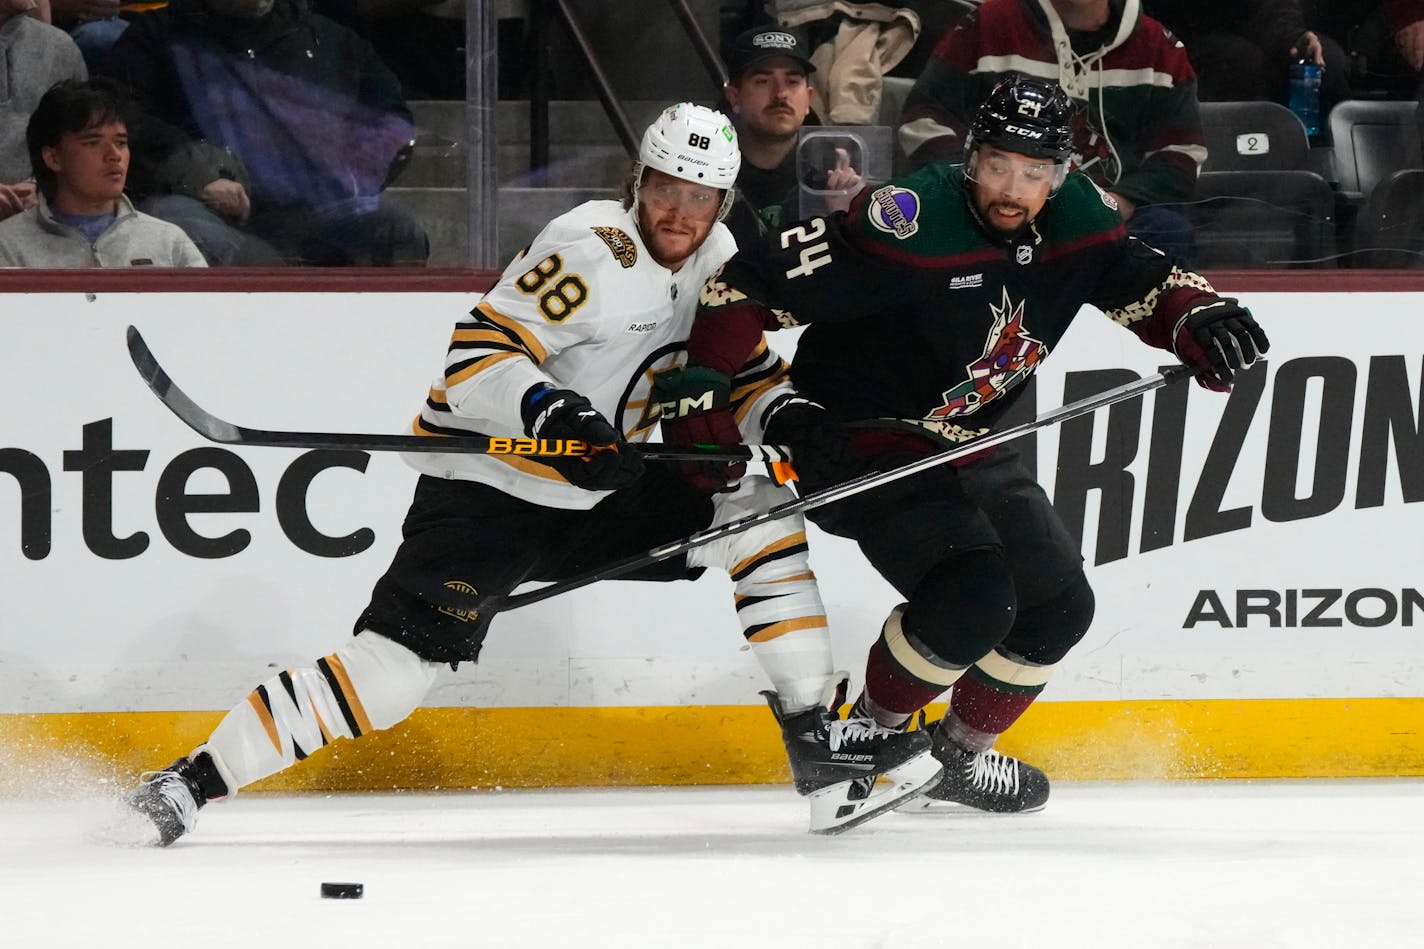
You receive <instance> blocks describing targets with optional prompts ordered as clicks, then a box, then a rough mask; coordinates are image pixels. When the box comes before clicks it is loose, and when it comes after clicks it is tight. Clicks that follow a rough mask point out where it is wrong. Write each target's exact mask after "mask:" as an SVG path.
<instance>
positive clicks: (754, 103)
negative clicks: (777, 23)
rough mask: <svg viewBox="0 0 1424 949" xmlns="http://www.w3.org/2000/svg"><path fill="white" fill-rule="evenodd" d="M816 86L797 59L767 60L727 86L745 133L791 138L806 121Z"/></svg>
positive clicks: (728, 94) (781, 57)
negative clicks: (807, 76) (813, 87)
mask: <svg viewBox="0 0 1424 949" xmlns="http://www.w3.org/2000/svg"><path fill="white" fill-rule="evenodd" d="M814 95H815V90H813V89H812V88H811V83H810V82H809V81H808V80H807V79H806V73H805V71H804V70H803V69H802V68H801V65H800V64H799V63H797V62H796V60H794V59H791V58H790V57H785V56H779V57H773V58H771V59H768V60H763V61H762V62H760V63H758V64H757V65H755V66H753V67H752V68H751V69H748V70H747V71H746V72H745V73H744V74H743V75H742V77H741V79H739V80H737V81H736V82H735V83H732V84H730V85H728V86H727V102H728V103H729V104H730V105H731V106H732V111H733V112H735V113H737V116H738V117H739V118H740V119H741V121H740V123H739V124H740V126H741V128H742V130H743V134H750V135H754V136H760V137H762V138H788V137H790V136H792V135H795V134H796V130H797V129H799V128H800V127H801V124H802V123H803V122H805V121H806V114H807V113H808V112H810V111H811V99H812V97H813V96H814Z"/></svg>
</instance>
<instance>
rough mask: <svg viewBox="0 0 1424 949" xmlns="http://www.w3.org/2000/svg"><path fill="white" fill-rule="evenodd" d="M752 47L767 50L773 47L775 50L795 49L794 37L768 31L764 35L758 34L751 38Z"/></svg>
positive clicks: (788, 34)
mask: <svg viewBox="0 0 1424 949" xmlns="http://www.w3.org/2000/svg"><path fill="white" fill-rule="evenodd" d="M752 45H753V46H759V47H761V48H762V49H767V48H770V47H774V48H776V49H795V48H796V37H794V36H792V35H791V34H790V33H782V32H780V31H775V30H773V31H768V32H766V33H758V34H757V35H756V36H753V37H752Z"/></svg>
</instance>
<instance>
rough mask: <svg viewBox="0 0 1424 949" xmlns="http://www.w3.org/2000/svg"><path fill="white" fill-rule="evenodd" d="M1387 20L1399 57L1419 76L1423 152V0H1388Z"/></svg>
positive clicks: (1421, 149)
mask: <svg viewBox="0 0 1424 949" xmlns="http://www.w3.org/2000/svg"><path fill="white" fill-rule="evenodd" d="M1389 20H1390V27H1391V28H1392V29H1393V30H1394V43H1395V46H1396V47H1397V48H1398V50H1399V55H1400V58H1402V59H1403V60H1404V64H1405V65H1406V66H1408V67H1409V68H1410V69H1412V70H1414V72H1415V74H1416V75H1417V76H1419V91H1418V93H1417V98H1418V100H1419V150H1420V152H1421V153H1424V0H1390V4H1389Z"/></svg>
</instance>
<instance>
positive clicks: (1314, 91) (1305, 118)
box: [1290, 62, 1320, 141]
mask: <svg viewBox="0 0 1424 949" xmlns="http://www.w3.org/2000/svg"><path fill="white" fill-rule="evenodd" d="M1290 110H1291V111H1292V112H1294V113H1295V114H1296V116H1297V117H1298V118H1299V119H1300V123H1301V124H1302V125H1304V126H1305V134H1306V136H1308V137H1309V138H1310V140H1311V141H1315V140H1316V139H1317V138H1319V137H1320V67H1319V66H1317V65H1316V64H1315V63H1307V62H1299V63H1295V64H1294V65H1292V66H1291V70H1290Z"/></svg>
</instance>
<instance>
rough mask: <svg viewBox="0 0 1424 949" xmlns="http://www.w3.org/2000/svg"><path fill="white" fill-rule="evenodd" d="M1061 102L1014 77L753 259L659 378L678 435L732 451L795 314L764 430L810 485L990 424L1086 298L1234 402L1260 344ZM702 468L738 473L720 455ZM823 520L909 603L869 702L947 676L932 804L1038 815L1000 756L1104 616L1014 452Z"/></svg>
mask: <svg viewBox="0 0 1424 949" xmlns="http://www.w3.org/2000/svg"><path fill="white" fill-rule="evenodd" d="M1071 108H1072V105H1071V103H1070V100H1069V99H1068V97H1067V96H1066V95H1065V94H1064V93H1063V91H1062V90H1061V89H1060V88H1059V87H1058V86H1057V85H1056V84H1053V83H1050V82H1046V81H1044V80H1040V79H1034V78H1028V77H1021V76H1014V77H1010V78H1008V79H1005V80H1003V81H1002V82H1000V83H999V84H998V85H997V86H996V87H995V88H994V90H993V92H992V93H991V94H990V96H989V98H988V99H987V100H986V101H985V102H984V103H983V104H982V106H981V107H980V108H979V110H978V112H977V115H976V117H975V120H974V123H973V125H972V127H971V129H970V134H969V141H968V142H967V148H966V152H965V154H966V156H967V159H966V162H965V163H964V164H963V165H949V164H936V165H930V166H927V167H925V168H923V169H921V170H919V171H917V172H915V173H913V174H910V175H907V176H905V177H903V178H900V179H897V180H894V181H891V182H890V183H888V184H886V185H884V186H883V187H879V188H875V189H873V190H872V189H867V190H865V191H862V192H861V194H860V195H859V196H858V197H857V198H856V200H855V201H854V203H853V204H852V205H851V208H850V210H849V211H848V212H846V213H845V214H843V215H842V214H834V215H830V216H828V217H826V218H813V219H811V220H809V221H805V222H801V223H798V224H795V225H792V226H790V227H786V228H783V229H782V230H781V231H780V233H774V234H771V235H768V237H767V239H766V240H765V241H763V242H761V243H758V244H755V245H752V246H750V247H746V248H742V249H741V250H740V251H739V253H738V254H737V255H736V256H735V257H733V258H732V259H731V260H730V261H729V262H728V263H727V264H726V265H725V266H724V267H723V269H722V271H721V272H720V273H719V274H718V275H716V276H714V277H713V278H712V279H711V280H710V281H708V283H707V284H706V285H705V286H704V288H703V292H702V299H701V309H700V311H699V314H698V317H697V321H696V323H695V325H694V328H693V332H692V337H691V339H690V341H689V344H688V349H689V364H688V366H687V367H686V368H685V369H682V370H679V371H677V372H676V373H674V374H673V375H671V376H670V377H669V378H668V379H666V380H664V384H665V386H666V387H667V388H668V389H669V390H670V391H674V392H677V393H679V394H680V396H681V397H680V398H679V399H678V400H677V404H678V405H680V406H699V405H701V406H711V408H708V409H700V410H694V411H691V412H687V413H683V414H682V415H681V416H680V417H678V418H675V419H666V418H665V419H664V423H663V424H664V431H665V432H666V433H667V434H666V437H667V438H669V439H670V440H673V439H675V440H679V441H681V440H687V441H701V442H721V443H724V444H725V443H731V442H733V441H735V440H736V439H737V437H738V427H737V422H738V418H736V417H734V416H733V414H732V413H731V412H730V411H729V410H728V408H727V407H726V406H727V399H726V397H725V393H726V391H727V388H728V384H727V378H728V376H729V375H730V374H731V373H733V372H735V371H736V369H737V367H739V366H740V365H742V363H743V362H744V361H745V357H746V353H747V352H749V351H751V350H752V349H754V348H756V347H757V346H758V345H759V343H760V341H761V337H762V334H763V332H764V331H767V330H775V329H778V328H781V327H790V326H798V325H802V324H806V330H805V332H804V334H803V335H802V337H801V339H800V340H799V342H798V344H797V351H796V356H795V359H794V363H793V366H792V381H793V383H794V386H795V390H796V392H795V394H783V396H782V397H781V398H780V399H779V400H778V401H777V402H775V403H773V404H770V405H767V406H766V407H765V408H764V409H762V414H761V415H760V416H758V417H756V418H753V419H750V421H752V422H754V423H756V424H757V425H758V426H760V427H761V428H760V429H759V430H762V431H764V433H765V438H766V439H767V440H768V441H772V442H779V443H784V444H789V445H790V446H791V448H792V451H793V458H794V463H795V466H796V469H797V471H798V472H799V475H800V482H801V489H802V490H803V491H815V490H817V489H820V488H824V487H827V486H829V485H831V484H834V483H838V482H842V481H845V480H848V479H850V478H852V477H854V476H857V475H860V474H863V473H865V472H866V471H869V470H885V469H890V468H893V467H897V466H899V465H901V464H904V463H906V462H909V461H912V460H914V459H916V458H920V457H924V456H926V455H929V454H933V453H936V452H939V451H943V450H945V449H947V448H949V447H953V446H960V445H964V444H965V443H969V442H972V441H973V440H974V439H975V438H978V437H980V436H982V435H984V434H985V433H987V432H989V431H991V430H992V429H993V428H994V425H995V422H996V421H997V420H998V419H1000V418H1001V417H1002V416H1003V414H1004V412H1005V411H1006V410H1007V409H1008V408H1009V407H1010V406H1011V405H1012V404H1013V402H1014V400H1015V399H1016V398H1017V397H1018V396H1019V395H1020V394H1021V393H1022V392H1023V391H1024V386H1023V384H1024V383H1025V382H1026V381H1027V380H1028V379H1029V378H1030V377H1031V376H1032V375H1033V373H1034V372H1035V371H1036V370H1037V368H1038V366H1039V365H1040V364H1041V363H1042V361H1043V360H1044V359H1045V358H1047V357H1048V356H1049V354H1050V353H1051V352H1052V351H1053V349H1054V348H1055V347H1056V346H1057V345H1058V343H1059V340H1060V339H1061V338H1062V337H1063V335H1064V333H1065V332H1066V331H1067V330H1068V327H1069V325H1070V324H1071V323H1072V321H1073V320H1074V319H1075V318H1076V317H1077V316H1078V313H1079V311H1080V308H1081V307H1082V306H1083V305H1084V304H1090V305H1092V306H1094V307H1096V308H1098V309H1099V310H1101V311H1102V312H1103V313H1104V314H1106V315H1107V317H1108V318H1109V319H1112V320H1114V321H1115V322H1117V323H1119V324H1121V325H1122V326H1124V327H1126V328H1127V329H1129V330H1131V331H1132V332H1134V333H1136V334H1137V335H1138V336H1139V337H1140V338H1141V339H1142V340H1143V341H1144V342H1146V343H1148V344H1149V345H1152V346H1156V347H1159V348H1161V349H1165V350H1168V351H1170V352H1172V353H1173V354H1174V355H1175V356H1176V357H1177V358H1178V359H1180V360H1181V361H1182V362H1184V363H1187V364H1188V365H1191V366H1193V367H1196V368H1198V370H1199V372H1198V375H1197V379H1198V381H1199V382H1200V383H1201V384H1202V385H1204V386H1206V387H1207V388H1210V389H1214V390H1219V391H1221V390H1227V389H1229V388H1230V386H1231V384H1232V380H1233V377H1234V374H1235V373H1236V372H1238V371H1240V370H1243V369H1245V368H1247V367H1248V366H1250V365H1251V364H1252V363H1253V362H1254V361H1255V360H1256V359H1257V358H1258V357H1259V356H1260V355H1261V354H1262V353H1264V352H1265V351H1266V349H1267V346H1268V343H1267V339H1266V335H1265V333H1264V332H1262V330H1261V329H1260V327H1259V326H1258V325H1257V324H1256V321H1255V320H1254V319H1253V318H1252V316H1251V314H1250V313H1249V312H1248V311H1247V310H1246V309H1244V308H1243V307H1241V306H1238V305H1237V302H1236V301H1235V300H1233V299H1229V298H1223V297H1220V296H1218V295H1217V294H1216V293H1215V291H1214V290H1213V289H1212V287H1211V285H1210V284H1209V283H1208V282H1207V281H1206V280H1205V279H1203V278H1202V277H1201V276H1200V275H1198V274H1196V273H1192V272H1189V271H1185V270H1182V269H1180V268H1179V267H1177V266H1176V265H1175V264H1174V262H1173V261H1172V260H1171V259H1170V258H1169V257H1167V256H1165V255H1164V254H1162V253H1161V252H1159V251H1157V250H1156V249H1154V248H1152V247H1149V246H1146V245H1144V244H1142V243H1140V242H1139V241H1137V240H1136V239H1135V238H1129V237H1127V236H1126V233H1125V231H1124V227H1123V223H1122V220H1121V217H1120V216H1119V214H1118V213H1117V210H1116V208H1115V206H1114V204H1113V201H1112V199H1111V198H1110V197H1109V196H1108V195H1106V194H1104V193H1103V192H1102V191H1100V190H1099V189H1098V188H1097V187H1096V186H1095V185H1094V184H1093V183H1092V182H1091V181H1090V180H1089V179H1088V178H1087V177H1085V176H1083V175H1082V174H1080V173H1078V172H1070V171H1069V169H1068V158H1069V153H1070V148H1071V133H1070V128H1069V119H1070V110H1071ZM740 420H741V421H742V423H743V426H745V424H746V422H747V421H748V419H747V418H746V417H745V416H742V417H741V419H740ZM701 476H702V479H703V481H704V483H705V486H706V487H716V486H717V485H718V484H719V483H721V482H723V481H725V480H726V474H725V470H724V468H721V467H717V466H703V467H702V469H701ZM810 517H811V519H812V520H813V521H815V522H816V523H817V524H819V525H820V526H821V527H822V528H824V529H826V530H828V531H830V532H831V533H834V534H839V535H841V536H845V537H849V538H852V539H854V540H855V541H856V542H857V543H858V544H859V546H860V548H861V550H862V552H863V553H864V554H865V556H866V558H867V559H868V560H869V561H870V563H871V565H872V566H874V568H875V569H876V570H877V571H878V572H879V573H880V574H881V575H882V576H884V577H885V578H886V579H887V580H888V581H889V582H890V583H891V584H892V585H893V586H894V587H895V588H896V590H897V591H898V592H899V593H900V595H901V596H902V597H904V599H905V602H904V603H902V604H901V605H899V606H897V607H896V608H895V609H894V610H892V611H891V613H890V615H889V617H888V618H887V619H886V621H885V624H884V627H883V629H882V631H881V634H880V638H879V640H878V641H877V642H876V643H875V645H874V646H873V648H872V650H871V654H870V658H869V661H868V664H867V668H866V676H865V691H864V692H863V694H862V695H861V696H860V698H859V700H858V707H859V708H860V709H861V710H863V711H865V712H867V713H868V714H870V715H871V716H872V717H874V719H875V720H876V721H878V722H879V723H880V724H882V725H885V726H887V727H906V726H907V724H908V722H909V720H910V718H911V716H912V715H913V714H914V713H915V712H916V711H918V710H919V709H921V708H922V707H923V706H924V705H925V704H927V703H928V702H930V701H932V700H934V699H936V698H937V697H939V696H940V695H941V694H942V693H944V692H945V691H946V690H949V689H951V687H952V692H951V696H950V711H949V714H948V715H946V716H945V718H944V719H943V720H942V721H941V722H939V723H938V725H937V726H936V727H935V729H934V736H933V737H934V751H935V754H936V756H937V757H939V758H940V760H941V761H943V762H944V764H945V772H944V775H943V776H942V777H941V779H940V782H939V783H938V784H937V785H936V786H934V787H932V788H931V789H930V790H928V791H927V792H926V794H925V796H924V798H922V799H921V800H924V801H931V800H933V801H944V802H951V803H954V804H962V805H969V806H971V807H976V808H979V809H982V810H989V811H1027V810H1035V809H1037V808H1040V807H1042V806H1043V805H1044V804H1045V803H1046V801H1047V799H1048V779H1047V777H1046V776H1045V775H1044V774H1043V772H1042V771H1040V770H1039V769H1037V768H1034V767H1032V766H1031V765H1028V764H1026V763H1023V762H1020V761H1017V760H1015V759H1013V758H1010V757H1007V756H1003V755H1000V754H998V753H997V752H995V751H994V750H993V746H994V743H995V739H996V738H997V736H998V735H999V734H1000V733H1002V732H1003V731H1004V730H1005V729H1007V728H1008V727H1009V726H1010V725H1012V724H1013V723H1014V722H1015V721H1016V720H1017V719H1018V718H1019V716H1020V715H1021V714H1022V713H1023V712H1024V710H1025V709H1027V708H1028V706H1029V705H1030V704H1031V703H1032V702H1033V700H1034V698H1035V697H1036V696H1037V695H1038V694H1039V693H1040V692H1041V691H1042V690H1043V688H1044V686H1045V684H1046V683H1047V682H1048V679H1049V676H1050V675H1051V674H1052V671H1053V668H1054V666H1055V665H1056V664H1057V663H1058V662H1059V661H1060V660H1062V659H1063V657H1064V655H1065V654H1066V653H1067V652H1068V650H1069V649H1070V648H1071V647H1072V646H1073V645H1074V644H1075V643H1076V642H1078V640H1079V639H1080V638H1081V637H1082V636H1083V635H1084V633H1086V632H1087V630H1088V626H1089V623H1090V622H1091V620H1092V617H1093V609H1094V603H1093V593H1092V590H1091V589H1090V587H1089V585H1088V582H1087V579H1086V578H1085V576H1084V573H1083V567H1082V556H1081V554H1080V552H1079V549H1078V545H1077V544H1076V542H1075V541H1074V539H1073V538H1072V536H1071V535H1070V534H1069V532H1068V531H1067V530H1066V529H1065V527H1064V525H1063V524H1062V523H1061V521H1060V520H1059V518H1058V516H1057V515H1056V513H1055V512H1054V509H1053V507H1052V505H1051V504H1050V503H1049V501H1048V498H1047V496H1046V495H1045V494H1044V492H1043V490H1042V489H1041V488H1040V487H1039V486H1038V484H1036V483H1035V481H1034V479H1033V477H1032V476H1031V475H1030V473H1029V471H1028V470H1027V469H1026V468H1025V467H1024V466H1023V465H1022V464H1021V463H1020V461H1019V459H1018V456H1017V454H1016V452H1015V451H1014V450H1013V448H1012V445H1001V446H999V447H998V448H993V449H988V450H986V451H985V452H983V453H981V454H979V455H977V456H976V455H971V456H969V458H967V459H965V460H963V461H960V462H956V463H955V464H953V465H942V466H938V467H934V468H931V469H929V470H926V471H923V472H921V473H919V474H917V475H915V476H912V477H906V478H902V479H899V480H896V481H893V482H892V483H890V484H887V485H885V486H883V487H881V488H879V489H877V490H873V491H867V492H864V493H861V494H858V495H855V496H852V497H850V498H847V499H845V500H842V501H839V502H837V503H834V504H830V505H827V506H825V507H821V508H819V509H818V510H816V511H814V512H812V513H811V514H810ZM911 806H913V805H911Z"/></svg>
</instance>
